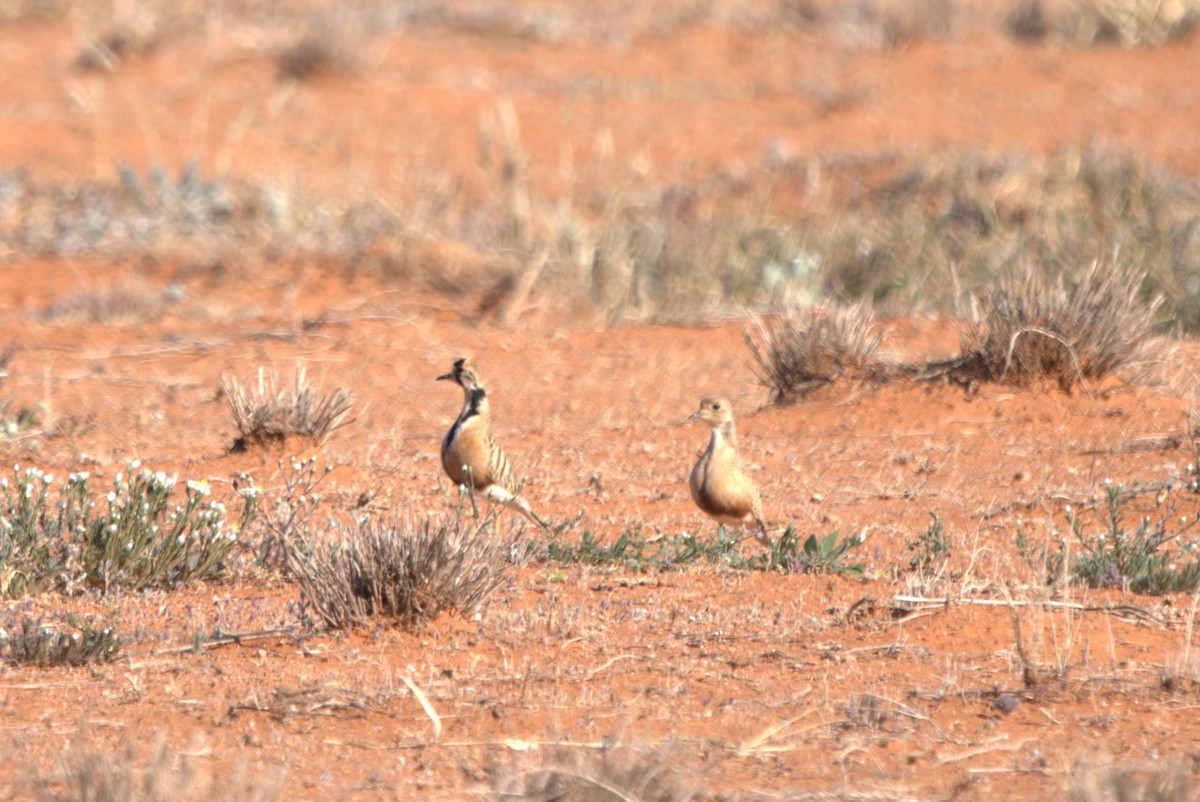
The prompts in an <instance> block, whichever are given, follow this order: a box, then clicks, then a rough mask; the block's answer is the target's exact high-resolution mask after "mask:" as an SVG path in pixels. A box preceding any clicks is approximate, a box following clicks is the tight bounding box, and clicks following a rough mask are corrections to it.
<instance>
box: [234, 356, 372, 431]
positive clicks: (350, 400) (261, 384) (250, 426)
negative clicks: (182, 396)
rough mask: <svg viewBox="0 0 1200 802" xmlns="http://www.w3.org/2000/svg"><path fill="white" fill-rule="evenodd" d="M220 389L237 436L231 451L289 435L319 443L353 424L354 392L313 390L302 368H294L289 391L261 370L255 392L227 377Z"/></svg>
mask: <svg viewBox="0 0 1200 802" xmlns="http://www.w3.org/2000/svg"><path fill="white" fill-rule="evenodd" d="M221 386H222V387H223V388H224V390H225V398H226V399H227V400H228V401H229V408H230V410H231V411H232V412H233V421H234V424H235V425H236V426H237V428H238V433H239V434H240V437H239V438H238V439H237V442H235V443H234V444H233V450H235V451H240V450H243V449H246V448H248V447H250V446H251V445H254V444H262V443H268V442H273V441H278V440H283V439H286V438H287V436H288V435H293V434H295V435H303V436H305V437H311V438H312V439H313V440H315V441H316V442H317V443H318V444H321V443H324V442H325V441H326V440H327V439H329V436H330V435H331V434H333V432H334V431H336V430H337V429H339V428H341V427H342V426H345V425H347V424H349V423H352V422H353V419H352V418H348V416H349V414H350V410H351V409H352V408H353V406H354V401H355V398H354V393H352V392H350V391H349V390H343V389H341V388H339V389H337V390H333V391H332V392H329V393H320V392H318V391H316V390H314V389H313V388H311V387H309V385H308V377H307V371H306V370H305V369H304V368H303V367H301V368H298V369H297V371H296V380H295V383H294V384H293V386H292V387H291V388H286V389H285V388H280V387H279V381H278V379H277V378H276V376H275V374H274V373H269V374H268V373H266V372H265V371H263V369H262V368H259V371H258V388H257V391H256V392H247V391H246V390H245V389H243V387H242V385H241V384H239V383H238V381H237V379H234V378H231V377H222V378H221Z"/></svg>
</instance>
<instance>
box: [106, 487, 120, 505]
mask: <svg viewBox="0 0 1200 802" xmlns="http://www.w3.org/2000/svg"><path fill="white" fill-rule="evenodd" d="M105 498H107V499H108V503H109V504H112V503H113V502H114V501H116V500H117V494H116V493H114V492H113V491H111V490H110V491H108V495H107V496H105Z"/></svg>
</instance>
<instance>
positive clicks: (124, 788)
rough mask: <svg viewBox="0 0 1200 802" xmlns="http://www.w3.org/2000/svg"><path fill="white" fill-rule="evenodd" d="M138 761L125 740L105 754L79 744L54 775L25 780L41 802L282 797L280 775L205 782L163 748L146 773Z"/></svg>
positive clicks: (247, 801)
mask: <svg viewBox="0 0 1200 802" xmlns="http://www.w3.org/2000/svg"><path fill="white" fill-rule="evenodd" d="M137 762H138V758H137V755H136V754H135V752H134V748H133V745H132V742H131V741H130V740H128V739H126V740H125V741H123V742H122V743H121V744H119V745H118V746H117V747H116V748H115V749H108V750H105V749H104V748H103V747H100V746H92V745H89V744H87V743H84V742H83V741H82V739H81V740H80V741H79V742H78V743H77V744H76V745H75V746H74V747H73V748H72V749H71V750H70V751H69V752H67V753H66V754H65V755H63V757H62V760H61V764H60V766H59V767H58V768H57V770H56V771H55V772H54V773H53V774H51V775H49V776H46V775H42V774H41V773H40V772H37V770H35V769H31V770H30V773H31V775H32V776H30V778H29V781H30V783H31V784H32V785H33V787H34V789H35V796H34V798H36V799H37V800H39V802H187V801H189V800H208V799H228V800H235V801H242V802H270V800H275V799H279V798H280V795H281V792H282V789H281V786H282V779H283V777H282V774H281V773H280V772H273V771H265V772H247V771H243V770H240V769H239V770H237V771H235V772H234V776H232V777H211V778H206V777H203V776H202V775H201V773H200V772H199V771H197V769H196V768H195V766H194V765H193V764H192V761H191V760H190V759H189V758H187V757H186V756H184V757H180V756H178V755H175V754H173V753H172V752H171V750H169V749H168V748H167V747H166V744H163V743H160V744H159V746H158V748H157V749H156V750H155V753H154V756H153V757H152V758H151V759H150V762H149V764H148V765H147V766H146V767H145V768H136V767H135V764H136V763H137Z"/></svg>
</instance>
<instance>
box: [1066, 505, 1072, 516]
mask: <svg viewBox="0 0 1200 802" xmlns="http://www.w3.org/2000/svg"><path fill="white" fill-rule="evenodd" d="M1070 514H1071V505H1070V504H1068V505H1067V515H1070Z"/></svg>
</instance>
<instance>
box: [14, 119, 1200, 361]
mask: <svg viewBox="0 0 1200 802" xmlns="http://www.w3.org/2000/svg"><path fill="white" fill-rule="evenodd" d="M500 105H501V110H500V112H498V113H497V114H496V115H494V117H495V119H492V120H491V121H490V122H487V123H486V124H482V125H481V130H480V142H481V146H480V150H481V154H482V155H481V157H480V164H479V177H480V181H481V184H482V188H481V189H480V190H478V191H472V192H468V191H467V190H465V189H464V187H463V184H462V181H461V180H460V179H459V178H456V177H454V176H449V175H437V174H432V175H418V176H414V178H413V180H412V182H411V184H412V187H411V194H412V197H411V198H409V197H393V198H389V199H387V201H386V202H374V201H359V200H354V201H345V200H344V199H338V198H326V199H323V200H315V199H313V198H310V197H306V196H305V195H304V193H303V192H301V191H299V190H298V189H296V188H291V189H289V188H286V187H282V186H274V185H254V184H244V185H230V184H228V183H227V182H226V181H224V180H220V179H207V178H203V177H201V175H200V174H199V170H198V169H197V168H196V166H194V165H191V166H188V167H186V168H185V169H184V170H183V171H182V172H181V173H180V175H179V177H178V178H177V179H172V178H171V177H169V176H168V175H167V174H166V172H165V171H163V170H161V169H155V170H151V171H150V174H149V175H148V176H145V177H143V176H140V175H138V174H137V173H135V172H134V171H132V170H130V169H128V168H122V169H121V171H120V180H119V181H118V182H116V183H114V184H108V185H90V186H53V185H51V186H42V185H39V184H36V183H35V182H33V181H31V180H30V179H29V177H28V176H26V175H24V174H22V173H13V172H10V173H6V174H2V175H0V245H3V246H5V248H6V250H7V251H9V252H10V253H12V254H41V255H52V254H62V255H72V256H84V255H87V256H105V257H108V258H123V257H125V256H127V255H129V254H131V253H140V254H147V255H153V256H157V257H160V258H184V259H188V260H192V261H194V262H197V263H202V264H213V263H221V262H224V261H233V262H236V263H245V262H262V261H268V262H269V261H273V260H276V259H279V258H282V257H289V258H291V259H292V260H297V261H301V262H312V261H325V260H336V261H338V262H339V263H341V264H343V265H345V269H346V270H347V271H348V272H349V273H350V274H357V273H359V272H363V271H368V272H369V271H373V272H375V273H377V274H379V275H383V276H385V277H388V278H390V279H410V280H419V281H420V282H423V283H425V284H427V285H429V286H433V287H435V288H440V289H442V290H444V291H448V292H449V291H451V288H453V291H454V292H457V293H461V292H462V287H463V282H462V281H461V277H462V273H463V271H468V272H470V273H471V274H472V281H471V282H468V283H469V284H470V285H473V286H477V287H479V288H480V290H479V293H478V297H476V298H472V299H469V300H470V302H471V303H473V304H475V305H476V306H477V309H476V311H477V314H478V315H479V316H481V317H482V316H487V315H490V314H492V313H496V314H497V315H498V316H499V318H500V319H501V320H502V321H507V322H510V323H511V322H512V321H513V320H514V319H515V318H516V316H517V315H519V314H520V312H521V311H522V310H523V309H525V308H527V307H528V306H529V305H530V302H529V301H528V300H527V298H528V297H530V296H536V294H537V293H539V292H552V293H555V294H559V295H564V296H566V297H567V298H568V299H570V300H571V301H572V303H573V304H574V305H575V306H576V307H580V308H582V307H591V308H592V309H594V310H596V312H597V313H598V314H600V315H601V316H603V317H605V318H608V319H612V320H620V319H646V318H656V319H694V318H697V317H704V316H706V315H710V314H712V313H713V312H717V311H724V310H729V309H745V308H750V309H753V308H755V307H761V306H764V305H767V304H770V303H773V302H784V303H788V304H802V303H808V302H814V301H815V302H820V301H822V300H827V299H834V298H836V299H840V300H841V301H843V302H845V303H850V304H854V303H858V302H864V303H866V304H869V305H870V306H871V307H873V308H874V309H878V310H880V311H884V312H889V313H893V312H895V313H900V312H908V311H911V310H914V309H915V310H920V311H929V312H942V313H948V314H949V313H963V312H964V311H965V306H966V304H967V300H968V298H969V297H970V295H971V294H972V293H983V294H984V296H985V297H986V295H987V291H988V290H987V288H989V287H991V286H992V285H993V284H994V283H995V282H996V280H997V278H998V277H999V276H1003V275H1005V274H1008V273H1011V272H1012V271H1013V266H1014V265H1038V266H1039V272H1043V273H1045V274H1047V275H1051V276H1058V275H1062V276H1063V277H1064V278H1063V281H1064V284H1065V285H1067V286H1077V285H1080V284H1082V283H1084V281H1085V279H1086V273H1087V270H1088V268H1087V267H1085V265H1086V264H1090V263H1091V262H1092V261H1093V260H1094V258H1095V257H1099V256H1101V255H1103V258H1102V259H1101V260H1100V261H1101V262H1102V263H1103V264H1104V266H1105V272H1108V271H1112V272H1114V273H1116V274H1119V275H1130V274H1132V273H1137V274H1139V275H1140V276H1141V284H1140V285H1139V286H1138V287H1137V289H1138V292H1139V297H1141V298H1143V299H1150V298H1154V297H1158V296H1161V297H1162V298H1163V299H1164V300H1163V302H1162V306H1161V308H1159V309H1155V310H1152V311H1153V312H1155V314H1152V315H1151V322H1160V321H1159V319H1158V315H1159V314H1161V316H1162V317H1164V318H1166V317H1171V316H1173V318H1174V320H1175V322H1176V323H1177V324H1178V325H1179V326H1180V327H1181V328H1182V329H1184V330H1195V329H1196V328H1198V327H1200V312H1198V311H1197V310H1200V281H1197V268H1196V267H1195V266H1196V265H1197V264H1200V238H1198V237H1196V236H1194V235H1193V232H1194V230H1195V220H1196V219H1197V216H1198V215H1200V191H1198V190H1197V187H1196V183H1195V182H1194V181H1191V180H1189V179H1187V178H1186V177H1184V176H1180V175H1172V174H1168V173H1166V172H1164V171H1163V170H1160V169H1156V168H1154V167H1153V166H1152V165H1148V164H1145V163H1144V162H1142V161H1140V160H1137V159H1136V158H1133V157H1128V156H1121V155H1116V154H1113V153H1109V152H1102V151H1098V150H1089V151H1085V152H1083V153H1063V154H1061V155H1060V156H1058V157H1055V158H1052V159H1034V158H1032V157H1016V156H1010V157H1007V158H1001V159H983V158H981V157H979V156H978V155H973V154H970V153H967V154H963V155H960V156H958V157H957V158H956V159H954V160H950V161H946V162H936V163H935V162H925V163H917V164H911V165H908V164H901V163H891V164H890V166H888V168H887V169H880V167H879V165H875V170H874V172H876V173H882V174H884V175H892V176H893V177H892V178H884V179H876V180H875V181H874V182H873V183H872V184H871V185H869V186H867V187H862V186H860V185H858V184H856V183H855V184H853V187H854V189H853V192H850V191H849V190H848V187H849V186H851V182H850V181H849V173H851V172H852V169H851V168H853V167H854V166H855V165H853V164H851V165H831V166H830V167H829V169H828V175H829V178H828V180H827V182H826V183H825V184H823V185H822V187H821V192H820V193H819V195H818V196H817V198H816V200H814V202H813V203H811V204H809V205H807V206H806V207H805V209H804V210H803V212H802V213H800V214H797V213H795V212H794V211H793V210H787V211H786V216H785V214H784V213H781V212H780V211H779V210H778V209H775V208H773V207H772V205H771V203H769V202H768V200H767V199H764V198H762V197H761V196H760V195H759V194H757V193H755V192H753V191H752V189H748V188H747V187H746V186H744V185H741V184H738V185H734V184H732V183H731V182H729V181H728V179H725V178H722V177H717V178H714V179H712V180H710V181H708V182H706V183H702V184H699V185H697V186H695V187H691V188H687V189H680V188H679V187H677V186H663V187H659V188H654V187H652V186H642V185H640V184H639V185H637V190H636V191H634V189H632V188H631V185H633V184H634V183H635V182H634V181H633V179H632V178H628V177H622V176H621V175H620V174H619V172H617V171H614V170H613V168H612V166H611V165H607V164H602V163H597V164H594V165H589V166H588V167H587V170H588V171H589V175H590V176H591V181H590V182H589V181H585V180H582V179H581V180H580V181H578V182H577V183H574V184H572V185H570V186H568V187H567V188H566V189H564V190H563V191H562V193H561V194H559V195H558V196H553V197H551V196H545V195H543V194H541V193H539V191H538V188H537V186H536V185H535V184H534V182H533V180H532V179H531V177H530V172H531V170H530V161H531V160H530V157H529V155H528V154H527V153H525V152H524V150H523V148H522V146H521V141H520V132H519V120H517V118H516V114H515V111H512V110H511V107H509V106H506V105H505V104H500ZM506 108H507V109H508V111H505V109H506ZM488 119H490V118H488V117H486V116H485V120H488ZM801 167H802V165H794V164H791V163H782V164H767V165H764V166H762V167H761V168H760V170H759V173H760V175H759V177H758V178H756V181H755V185H758V184H762V185H766V186H769V185H774V184H778V185H782V186H791V185H794V184H797V183H798V182H803V181H805V180H807V179H806V175H807V173H806V172H805V171H804V170H802V169H801ZM842 173H846V175H844V176H843V175H841V174H842ZM839 176H841V177H839ZM1018 190H1019V191H1018ZM433 242H441V243H452V244H454V245H455V246H456V247H460V248H461V250H463V251H465V252H466V253H469V254H471V255H472V256H471V257H470V258H469V259H466V262H467V264H463V265H457V266H455V265H447V264H444V260H443V259H441V258H431V257H430V256H429V253H428V251H429V249H430V247H431V245H430V243H433ZM417 267H420V268H421V269H420V270H419V271H414V268H417ZM452 274H453V275H454V276H457V278H456V279H452V278H451V277H450V276H451V275H452ZM844 315H845V316H846V317H845V319H844V321H843V322H845V323H847V324H850V323H853V322H854V321H855V317H856V316H857V317H858V318H859V321H858V325H863V324H864V323H865V322H868V321H864V319H863V318H864V317H866V316H865V313H864V312H861V311H860V312H857V313H855V312H846V313H844ZM801 324H803V325H811V324H810V323H806V322H805V321H804V320H803V316H801V317H800V318H798V319H797V320H795V321H793V325H801ZM768 325H769V324H768ZM772 333H776V332H773V331H772ZM784 333H785V332H784V331H782V330H781V331H779V332H777V334H778V335H783V334H784ZM845 333H846V334H847V335H849V334H852V333H853V331H852V330H848V331H846V332H845ZM760 334H765V332H760ZM859 334H860V336H861V337H862V338H863V339H862V340H861V341H860V342H858V344H857V345H858V346H859V348H860V349H862V348H865V349H868V352H860V353H859V356H869V355H870V354H869V347H870V343H871V340H872V338H873V337H874V336H875V335H874V334H873V332H871V331H870V329H869V326H867V330H865V331H861V332H859ZM848 344H850V343H848ZM851 353H852V354H853V353H854V352H853V351H852V352H851ZM811 367H818V366H811ZM835 367H836V366H833V365H831V366H827V367H826V368H825V369H826V370H828V369H832V368H835ZM850 367H852V365H845V366H843V369H848V368H850ZM819 378H820V374H819V375H818V379H819Z"/></svg>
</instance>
